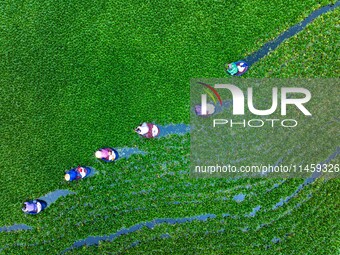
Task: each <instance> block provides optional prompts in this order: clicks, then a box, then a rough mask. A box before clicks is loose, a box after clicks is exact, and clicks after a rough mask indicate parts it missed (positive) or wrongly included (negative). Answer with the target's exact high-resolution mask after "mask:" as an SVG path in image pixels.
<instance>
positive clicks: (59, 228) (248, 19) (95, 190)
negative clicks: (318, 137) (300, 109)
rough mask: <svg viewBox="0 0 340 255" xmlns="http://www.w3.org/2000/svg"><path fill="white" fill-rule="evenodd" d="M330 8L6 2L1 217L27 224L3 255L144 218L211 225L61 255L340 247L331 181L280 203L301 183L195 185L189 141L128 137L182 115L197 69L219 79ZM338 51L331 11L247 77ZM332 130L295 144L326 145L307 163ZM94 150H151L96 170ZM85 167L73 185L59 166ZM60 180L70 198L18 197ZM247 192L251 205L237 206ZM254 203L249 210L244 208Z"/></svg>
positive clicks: (0, 222) (10, 236) (325, 68)
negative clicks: (35, 205) (85, 174)
mask: <svg viewBox="0 0 340 255" xmlns="http://www.w3.org/2000/svg"><path fill="white" fill-rule="evenodd" d="M333 2H334V1H333ZM328 3H329V2H328V1H312V0H308V1H292V0H289V1H281V0H278V1H273V2H268V1H257V4H256V5H255V6H254V2H253V1H248V0H245V1H175V2H164V1H125V2H124V3H119V2H118V1H82V2H79V3H77V2H72V3H69V1H31V2H22V3H21V2H20V3H19V2H16V3H14V2H13V3H1V4H0V6H1V10H2V15H1V17H0V29H1V35H2V36H1V38H0V45H1V47H0V74H1V76H0V93H1V104H0V133H1V134H2V139H1V143H0V153H1V157H2V158H1V160H0V168H1V171H0V191H1V194H2V196H1V198H0V201H1V205H2V206H1V207H0V214H1V217H0V226H10V225H13V224H16V223H23V224H27V225H29V226H32V227H33V230H30V231H16V232H8V233H6V232H1V233H0V236H1V238H0V253H1V254H59V253H60V252H61V251H63V250H64V249H66V248H68V247H71V246H72V244H73V243H74V242H76V241H78V240H82V239H86V238H87V237H88V236H102V235H110V234H113V233H116V232H117V231H119V230H121V229H123V228H129V227H131V226H133V225H135V224H138V223H143V222H149V221H152V220H153V219H157V218H185V217H192V216H197V215H203V214H215V215H216V217H215V218H211V219H208V220H206V221H192V222H191V223H183V224H175V225H170V224H166V223H164V224H159V225H156V226H155V227H154V228H153V229H149V228H147V227H143V228H142V229H141V230H139V231H136V232H133V233H130V234H128V235H122V236H120V237H118V238H117V239H116V240H114V241H113V242H100V244H99V245H98V246H89V247H86V246H85V247H81V248H78V249H74V250H71V251H69V252H68V253H67V254H94V253H98V254H107V253H116V254H118V253H125V252H129V253H130V254H140V253H142V252H145V253H154V254H159V253H168V252H169V251H171V252H172V253H174V254H190V253H191V254H194V253H199V254H214V253H215V254H221V253H222V252H223V253H226V254H236V253H237V254H336V252H337V251H338V250H339V241H338V239H337V236H339V222H338V217H337V215H338V214H339V209H338V201H339V192H337V191H338V190H339V184H340V182H339V180H338V179H336V180H328V181H324V180H322V179H319V180H317V181H316V182H314V183H313V184H311V185H308V186H306V187H304V188H303V189H302V190H301V191H300V192H298V193H297V194H296V195H295V196H294V197H293V198H291V199H290V200H289V201H288V202H287V203H283V204H282V206H280V207H278V208H276V209H274V208H273V207H274V206H275V204H276V203H278V202H280V201H281V200H285V199H286V198H287V197H288V196H290V195H291V194H293V193H294V192H295V190H296V189H297V188H298V187H299V185H300V184H302V183H303V180H302V179H288V180H285V181H283V182H282V183H281V184H279V185H278V187H277V188H273V186H274V185H275V184H277V183H280V181H281V180H276V179H237V180H232V179H192V178H190V177H189V172H188V171H189V170H188V169H189V160H190V135H189V134H187V135H184V136H176V135H172V136H169V137H165V138H162V139H155V140H144V139H140V138H139V137H137V136H136V135H135V134H134V133H133V131H132V129H133V128H134V127H135V126H137V125H138V124H140V122H142V121H150V122H155V123H158V124H168V123H187V124H188V123H189V80H190V79H191V78H194V77H222V76H224V75H225V73H224V70H223V66H224V64H225V62H228V61H234V60H238V59H241V58H243V57H245V56H246V55H248V54H250V53H252V52H254V51H256V50H257V49H258V48H259V47H261V46H262V45H263V44H264V43H265V42H268V41H269V40H271V39H273V38H275V37H276V36H277V35H279V34H280V33H281V32H283V31H284V30H285V29H287V28H288V27H290V26H291V25H293V24H295V23H297V22H299V21H301V20H302V19H303V18H304V17H306V16H307V15H308V14H309V13H310V12H311V11H313V10H315V9H317V8H319V7H320V6H322V5H326V4H328ZM338 55H339V10H338V9H337V10H335V11H333V12H331V13H328V14H326V15H323V16H322V17H320V18H318V19H316V20H315V21H314V22H313V23H312V24H311V25H309V26H308V27H307V28H306V30H305V31H303V32H301V33H299V34H298V35H297V36H295V37H294V38H291V39H290V40H287V42H285V43H284V44H282V46H280V47H279V48H278V49H277V50H276V51H274V52H272V53H271V54H270V55H269V56H267V57H266V58H264V59H262V60H260V61H259V62H258V63H256V64H255V65H253V66H252V67H251V69H250V70H249V72H248V73H247V74H246V77H305V78H306V77H336V78H338V77H339V68H338V67H339V58H338ZM301 66H303V68H301ZM317 91H318V92H320V93H321V94H320V97H321V96H322V95H327V96H333V97H332V99H331V101H332V100H333V99H334V97H336V96H337V95H336V94H335V93H334V95H331V93H330V91H331V90H330V89H327V90H325V92H324V94H322V89H320V88H318V90H317ZM315 104H316V102H315ZM313 107H314V109H316V107H317V105H313ZM321 110H324V111H326V112H327V115H326V116H334V117H337V116H336V114H337V113H338V112H339V111H338V108H336V106H330V105H327V104H325V105H324V108H323V109H321ZM321 110H320V111H321ZM325 121H330V122H332V123H331V124H329V126H327V127H324V126H320V127H318V128H319V129H318V130H319V131H320V130H321V131H323V130H325V131H329V130H331V131H332V130H338V122H337V121H334V120H325ZM324 125H326V124H324ZM327 125H328V124H327ZM300 132H302V131H300ZM332 132H334V131H332ZM297 136H298V137H303V134H302V133H299V134H298V135H297ZM335 138H336V137H334V141H332V144H330V145H325V144H321V145H320V144H316V143H315V141H313V140H306V141H304V143H305V144H304V146H305V147H304V150H307V149H306V148H308V147H310V148H313V147H317V146H323V147H324V148H325V150H324V152H323V153H322V154H321V155H315V154H316V152H314V154H311V155H310V158H308V160H312V159H313V158H315V157H316V158H323V159H325V158H326V157H327V156H329V155H330V153H331V152H334V146H337V145H338V144H337V140H336V139H335ZM260 139H266V136H261V137H260ZM280 141H281V140H279V141H277V142H280ZM103 146H113V147H124V146H128V147H138V148H139V149H141V150H144V151H146V152H148V153H147V154H146V155H144V156H143V155H134V156H132V157H131V158H129V159H128V160H126V159H121V160H119V161H117V162H115V163H113V164H104V163H101V162H99V161H97V160H96V159H95V158H94V156H93V153H94V151H95V150H96V149H97V148H99V147H103ZM332 149H333V150H332ZM278 152H279V149H276V150H275V153H276V154H275V155H278ZM246 153H247V151H246V150H244V151H240V152H239V156H240V157H242V155H243V154H246ZM306 156H308V155H306ZM308 157H309V156H308ZM273 158H274V156H273ZM306 160H307V159H306ZM336 162H338V159H334V160H333V161H332V163H336ZM315 163H317V162H315ZM78 164H81V165H89V166H93V167H94V168H95V169H97V174H96V175H95V176H93V177H90V178H87V179H84V180H81V181H79V182H72V183H66V182H65V181H64V180H63V173H64V172H63V171H64V170H66V169H70V168H72V167H74V166H77V165H78ZM56 189H69V190H72V191H74V192H76V194H75V195H69V196H67V197H63V198H59V199H58V200H57V201H56V202H55V203H54V204H52V205H51V206H50V207H48V208H47V209H46V210H45V211H43V212H42V213H41V214H39V215H35V216H32V215H24V214H23V213H22V212H21V210H20V207H21V203H22V202H23V201H25V200H26V199H29V198H37V197H40V196H43V195H45V194H46V193H48V192H50V191H53V190H56ZM241 193H242V194H244V195H245V196H246V197H245V199H244V201H242V202H236V201H234V200H233V197H234V196H235V195H238V194H241ZM257 206H261V209H260V210H259V211H258V212H256V215H255V216H254V217H248V216H246V215H248V214H249V213H251V212H252V210H253V208H255V207H257ZM223 214H230V216H223ZM164 234H168V235H169V237H166V238H164V236H163V235H164ZM274 238H280V241H279V242H278V243H274V242H273V241H272V240H273V239H274ZM137 241H139V243H138V244H137V245H136V246H134V247H131V245H132V244H133V243H136V242H137Z"/></svg>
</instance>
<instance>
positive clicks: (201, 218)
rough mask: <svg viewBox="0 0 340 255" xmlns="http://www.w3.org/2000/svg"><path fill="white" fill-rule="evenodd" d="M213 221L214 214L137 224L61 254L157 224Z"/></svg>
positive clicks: (93, 237)
mask: <svg viewBox="0 0 340 255" xmlns="http://www.w3.org/2000/svg"><path fill="white" fill-rule="evenodd" d="M210 218H211V219H213V218H216V215H215V214H204V215H198V216H193V217H185V218H174V219H173V218H164V219H155V220H153V221H149V222H144V223H138V224H136V225H133V226H131V227H130V228H127V229H126V228H123V229H121V230H119V231H117V232H116V233H114V234H111V235H105V236H89V237H88V238H86V239H83V240H79V241H77V242H75V243H73V245H72V246H71V247H70V248H67V249H66V250H64V251H63V252H62V253H65V252H67V251H69V250H71V249H74V248H79V247H81V246H83V245H87V246H91V245H98V244H99V241H113V240H114V239H116V238H117V237H119V236H121V235H126V234H129V233H132V232H136V231H138V230H140V229H142V228H143V227H147V228H149V229H153V228H154V227H155V226H157V225H159V224H164V223H166V224H171V225H173V224H182V223H187V222H192V221H195V220H197V221H207V220H208V219H210ZM135 245H138V241H137V242H136V244H135Z"/></svg>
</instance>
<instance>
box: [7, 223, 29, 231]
mask: <svg viewBox="0 0 340 255" xmlns="http://www.w3.org/2000/svg"><path fill="white" fill-rule="evenodd" d="M31 229H32V227H30V226H27V225H25V224H15V225H12V226H8V227H0V232H11V231H18V230H31Z"/></svg>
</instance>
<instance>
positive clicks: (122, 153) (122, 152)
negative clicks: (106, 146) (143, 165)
mask: <svg viewBox="0 0 340 255" xmlns="http://www.w3.org/2000/svg"><path fill="white" fill-rule="evenodd" d="M116 150H117V152H118V155H119V158H118V160H119V159H120V158H126V159H128V158H129V157H131V156H132V155H135V154H142V155H145V154H146V152H145V151H142V150H140V149H138V148H129V147H123V148H116Z"/></svg>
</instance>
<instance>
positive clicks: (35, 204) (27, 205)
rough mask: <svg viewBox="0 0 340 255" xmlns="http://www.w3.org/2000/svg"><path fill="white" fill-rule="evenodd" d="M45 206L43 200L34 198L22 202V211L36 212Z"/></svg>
mask: <svg viewBox="0 0 340 255" xmlns="http://www.w3.org/2000/svg"><path fill="white" fill-rule="evenodd" d="M46 207H47V203H46V202H45V201H44V200H40V199H35V200H29V201H26V202H24V204H23V207H22V211H23V212H24V213H27V214H38V213H40V212H41V211H42V210H44V209H45V208H46Z"/></svg>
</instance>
